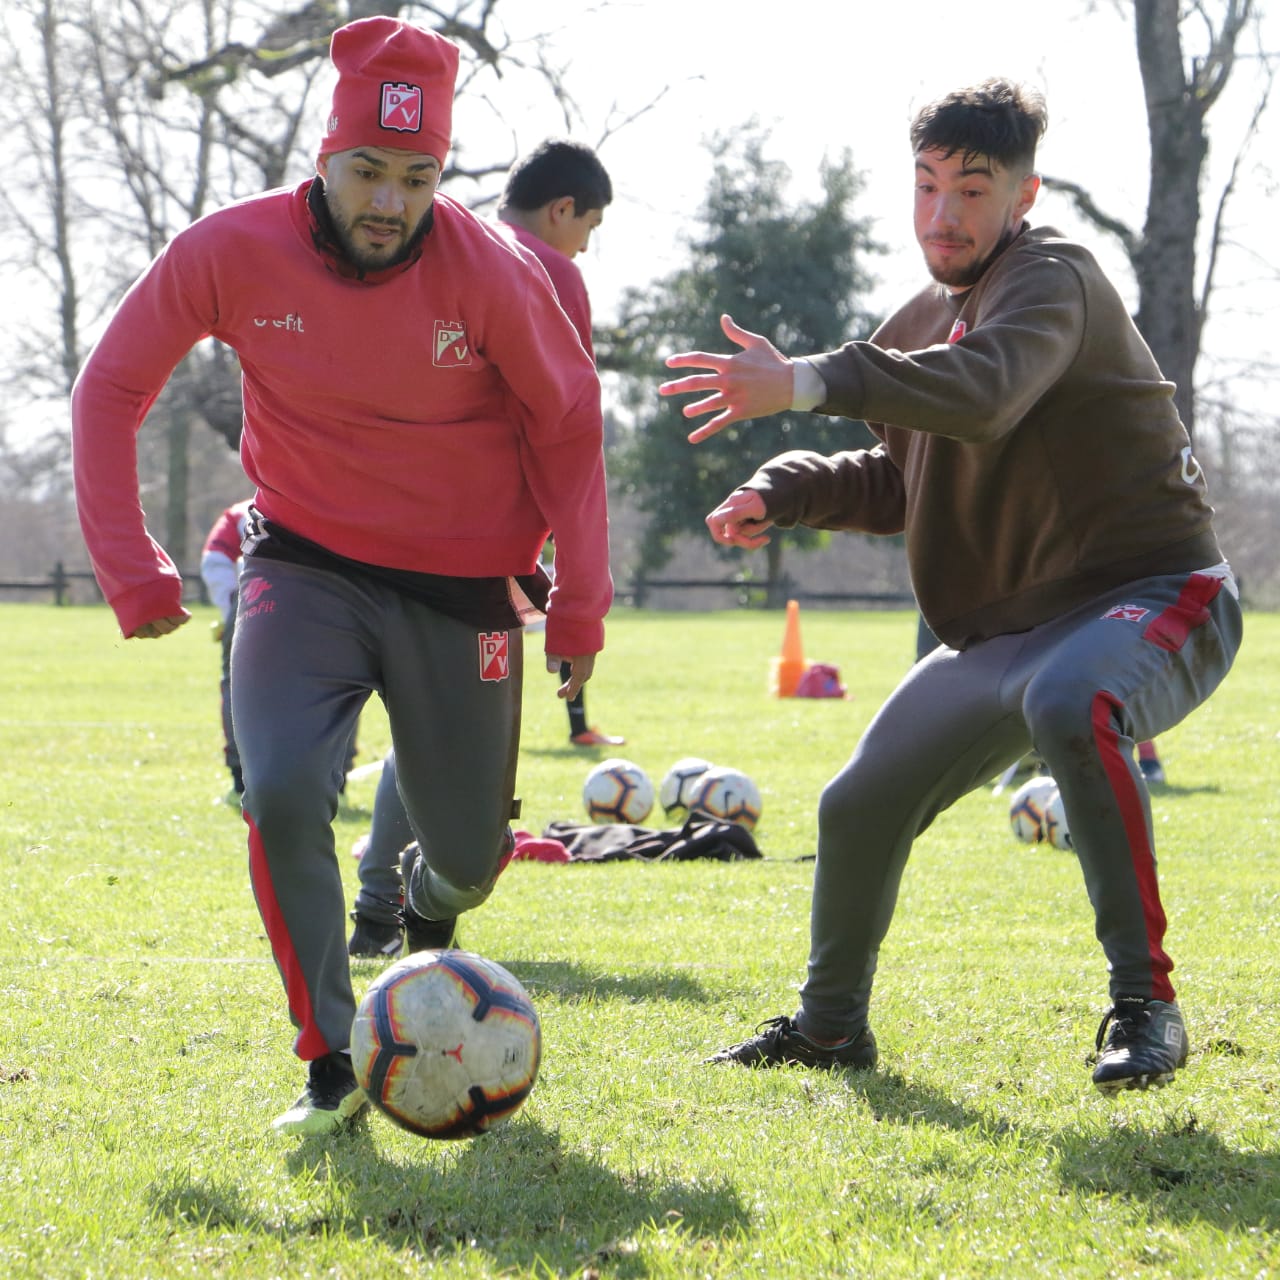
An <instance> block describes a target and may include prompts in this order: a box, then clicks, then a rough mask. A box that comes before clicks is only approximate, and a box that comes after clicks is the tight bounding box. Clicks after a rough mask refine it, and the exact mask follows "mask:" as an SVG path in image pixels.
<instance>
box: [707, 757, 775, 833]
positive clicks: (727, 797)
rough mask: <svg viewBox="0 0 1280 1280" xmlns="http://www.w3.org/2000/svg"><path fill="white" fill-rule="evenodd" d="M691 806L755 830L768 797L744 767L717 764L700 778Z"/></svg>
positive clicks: (723, 820)
mask: <svg viewBox="0 0 1280 1280" xmlns="http://www.w3.org/2000/svg"><path fill="white" fill-rule="evenodd" d="M689 808H690V809H691V810H692V811H693V812H694V813H705V814H707V815H708V816H709V817H712V818H719V819H720V820H721V821H722V822H736V823H737V824H738V825H739V826H741V827H746V829H747V830H748V831H752V830H754V829H755V825H756V823H757V822H759V821H760V811H761V810H762V809H763V808H764V801H762V800H761V799H760V788H759V787H757V786H756V784H755V783H754V782H752V781H751V779H750V778H748V777H747V775H746V774H745V773H743V772H742V770H741V769H730V768H729V767H728V766H727V765H713V766H712V767H711V768H710V769H708V770H707V771H706V773H704V774H703V775H702V777H701V778H700V779H699V780H698V785H697V787H696V788H695V789H694V793H693V800H692V801H691V803H690V805H689Z"/></svg>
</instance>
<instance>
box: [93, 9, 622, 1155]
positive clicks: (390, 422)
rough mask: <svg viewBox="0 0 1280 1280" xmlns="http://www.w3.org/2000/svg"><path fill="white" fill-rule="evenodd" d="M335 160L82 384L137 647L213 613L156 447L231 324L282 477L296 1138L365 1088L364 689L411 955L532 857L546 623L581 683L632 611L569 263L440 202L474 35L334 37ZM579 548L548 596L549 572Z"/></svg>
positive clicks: (245, 685)
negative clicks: (344, 841) (352, 818)
mask: <svg viewBox="0 0 1280 1280" xmlns="http://www.w3.org/2000/svg"><path fill="white" fill-rule="evenodd" d="M330 54H331V57H332V61H333V66H334V69H335V71H336V73H337V75H336V83H335V85H334V88H333V99H332V107H331V110H330V113H329V116H328V121H327V127H326V131H325V134H324V136H323V137H322V139H321V140H320V145H319V147H318V154H317V160H316V165H315V175H314V176H312V177H309V178H308V179H306V180H305V181H303V182H301V183H300V184H298V185H297V186H296V187H294V188H292V189H280V190H275V191H269V192H266V193H264V194H261V195H257V196H251V197H249V198H247V199H243V200H240V201H237V202H236V203H234V204H231V205H229V206H227V207H225V208H222V209H218V210H215V211H214V212H212V213H209V214H206V215H205V216H204V217H203V218H200V219H199V220H198V221H196V222H195V223H193V224H192V225H191V226H190V227H187V228H186V229H184V230H183V231H180V232H179V233H178V234H177V236H175V237H174V239H173V240H172V241H171V242H170V243H169V244H168V245H167V246H166V247H165V249H164V250H163V251H162V252H161V253H160V254H159V256H158V257H157V258H156V259H155V260H154V261H153V262H152V264H151V265H150V266H149V267H148V268H147V270H146V271H145V272H144V273H143V274H142V276H141V277H140V278H139V279H138V280H137V281H136V282H135V283H134V285H133V286H132V288H131V289H130V290H129V292H128V293H127V294H126V295H125V297H124V299H123V300H122V301H121V303H120V305H119V307H118V308H117V309H116V312H115V314H114V315H113V316H112V318H111V320H110V322H109V323H108V325H107V327H106V329H105V331H104V333H103V335H102V337H101V338H100V339H99V341H98V343H97V345H96V346H95V348H94V349H93V351H92V352H91V354H90V355H89V357H88V359H87V360H86V362H85V364H84V366H83V368H82V369H81V370H80V373H79V376H78V378H77V380H76V383H75V387H74V389H73V393H72V436H73V459H74V464H75V480H76V499H77V505H78V509H79V515H80V523H81V530H82V532H83V534H84V538H85V541H86V544H87V546H88V548H89V553H90V557H91V560H92V562H93V566H94V570H95V573H96V575H97V578H98V582H99V584H100V586H101V587H102V591H103V594H104V596H105V597H106V599H107V601H108V602H109V603H110V604H111V606H112V608H113V609H114V611H115V614H116V618H117V621H118V623H119V625H120V629H121V632H122V633H123V634H124V635H125V636H126V637H133V638H140V639H147V638H154V637H161V636H166V635H169V634H171V633H172V632H174V631H175V630H177V629H178V628H179V627H181V626H182V625H184V624H185V623H186V622H187V621H189V619H190V615H189V613H188V612H187V611H186V610H185V609H183V607H182V604H181V594H182V583H181V580H180V577H179V575H178V572H177V570H176V568H175V567H174V565H173V563H172V561H171V560H170V559H169V557H168V556H167V555H166V554H165V553H164V551H163V550H162V549H161V548H160V546H159V545H158V544H157V543H156V542H155V541H154V540H153V539H152V538H151V536H150V535H149V533H148V531H147V529H146V525H145V516H144V513H143V510H142V507H141V503H140V501H139V492H138V475H137V452H136V434H137V431H138V429H139V427H140V426H141V424H142V423H143V420H144V419H145V417H146V415H147V412H148V410H149V408H150V406H151V405H152V403H153V402H154V400H155V398H156V396H157V395H158V394H159V393H160V391H161V389H162V388H163V387H164V385H165V383H166V382H167V380H168V378H169V376H170V374H171V373H172V371H173V368H174V366H175V365H176V364H177V362H178V361H179V360H180V359H181V358H182V357H183V356H184V355H185V354H186V352H187V351H188V350H190V348H191V347H192V346H194V345H195V344H196V343H197V342H200V341H201V340H202V339H203V338H205V337H206V336H208V335H212V336H214V337H216V338H218V339H219V340H220V341H222V342H224V343H226V344H227V345H228V346H229V347H231V348H232V349H233V350H234V351H235V352H236V353H237V355H238V357H239V360H240V366H241V375H242V383H243V400H244V429H243V434H242V437H241V445H240V454H241V461H242V463H243V465H244V469H245V473H246V475H247V476H248V478H249V480H250V481H251V482H252V483H253V484H254V486H255V494H254V500H253V510H252V511H251V513H250V518H249V522H248V526H247V529H246V533H245V540H244V544H243V547H242V550H243V552H244V563H243V565H242V567H241V571H240V586H239V593H238V600H237V607H236V636H235V643H234V645H233V647H232V652H231V702H232V719H233V722H234V726H235V738H236V744H237V746H238V748H239V752H240V761H241V767H242V770H243V776H244V786H245V789H244V816H245V822H246V824H247V826H248V836H249V866H250V875H251V880H252V885H253V891H254V895H255V898H256V900H257V903H258V907H259V911H260V913H261V915H262V920H263V924H264V926H265V929H266V934H267V937H268V939H269V942H270V945H271V949H272V953H273V956H274V958H275V961H276V965H277V968H278V970H279V972H280V976H281V979H282V982H283V985H284V990H285V996H286V1004H287V1008H288V1013H289V1017H290V1020H291V1021H292V1023H293V1025H294V1027H295V1028H296V1031H297V1034H296V1038H295V1040H294V1051H295V1053H296V1054H297V1056H298V1057H299V1058H301V1059H302V1060H303V1061H304V1062H305V1063H306V1064H307V1079H306V1085H305V1088H304V1090H303V1092H302V1094H301V1095H300V1096H299V1098H298V1099H297V1101H296V1102H295V1103H294V1104H293V1105H292V1106H291V1107H289V1108H288V1110H286V1111H285V1112H284V1113H283V1114H282V1115H280V1116H279V1117H278V1118H277V1119H276V1120H275V1121H274V1123H273V1126H272V1127H273V1128H274V1130H275V1131H276V1132H277V1133H281V1134H298V1135H316V1134H328V1133H332V1132H335V1131H336V1130H339V1129H341V1128H343V1127H344V1126H346V1125H347V1124H348V1123H349V1122H350V1121H351V1120H352V1119H353V1118H354V1117H355V1116H356V1115H357V1114H358V1113H359V1112H360V1111H361V1109H362V1108H363V1107H364V1105H365V1103H366V1099H365V1097H364V1094H363V1092H362V1091H361V1089H360V1087H359V1085H358V1083H357V1081H356V1078H355V1074H354V1072H353V1070H352V1065H351V1058H350V1033H351V1022H352V1018H353V1017H354V1014H355V1008H356V1004H355V999H354V996H353V992H352V985H351V974H350V962H349V959H348V956H347V953H346V948H345V946H344V941H345V937H344V935H345V924H346V904H345V895H344V890H343V884H342V877H341V873H340V868H339V865H338V861H337V856H336V853H335V850H334V833H333V819H334V816H335V813H336V811H337V807H338V796H339V788H340V786H341V782H342V776H343V768H342V765H343V754H344V752H345V750H346V746H347V743H348V741H349V740H350V737H351V734H352V732H353V730H354V729H355V726H356V724H357V721H358V718H359V715H360V712H361V709H362V708H363V706H364V705H365V703H366V701H367V700H368V698H369V697H370V696H371V695H373V694H374V693H376V694H378V695H379V696H380V697H381V698H382V700H383V703H384V704H385V706H386V710H387V717H388V721H389V724H390V728H391V737H392V742H393V744H394V747H395V752H396V765H397V772H398V778H399V785H400V793H401V795H402V796H403V798H404V800H405V805H406V808H407V811H408V814H409V818H410V821H411V824H412V826H413V829H414V833H415V835H416V836H417V850H418V851H417V854H416V856H415V857H414V858H413V860H412V862H411V864H410V865H408V866H407V867H406V868H405V871H406V872H407V874H406V877H405V883H404V891H405V900H404V905H403V909H402V910H403V918H404V927H405V930H406V934H407V936H408V938H409V940H410V942H411V944H412V948H413V949H414V950H424V949H428V948H432V947H442V946H448V945H449V943H450V942H451V941H452V938H453V935H454V930H455V927H456V923H457V918H458V916H459V915H460V914H461V913H463V912H465V911H469V910H472V909H473V908H475V907H478V906H479V905H480V904H481V903H482V902H484V901H485V899H486V898H487V897H488V896H489V895H490V893H491V892H492V890H493V887H494V884H495V882H496V879H497V875H498V871H499V867H500V861H501V858H502V855H503V853H504V852H505V850H506V848H507V844H508V840H509V825H508V824H509V820H510V818H511V817H512V809H513V801H514V788H515V769H516V760H517V755H518V750H519V738H520V692H521V682H522V676H523V645H522V636H521V632H520V628H521V627H522V625H523V623H524V621H525V620H526V619H528V618H530V617H532V616H535V615H539V614H543V613H545V616H546V634H545V643H546V650H547V653H546V661H547V664H548V670H551V671H556V670H559V669H560V668H561V664H562V663H564V662H567V663H568V667H569V678H568V679H567V680H566V681H565V682H564V683H563V684H562V685H561V687H560V689H559V694H560V696H561V697H564V698H572V697H573V696H575V695H576V694H577V693H578V691H579V689H581V687H582V685H583V684H584V683H585V682H586V681H587V680H588V679H589V678H590V676H591V674H592V671H593V670H594V667H595V661H596V654H597V653H598V652H599V651H600V650H601V648H602V647H603V644H604V618H605V615H606V613H607V611H608V608H609V605H610V602H611V599H612V591H613V587H612V581H611V579H610V575H609V544H608V512H607V505H606V486H605V471H604V457H603V430H602V423H601V414H600V382H599V378H598V376H597V374H596V369H595V365H594V363H593V362H592V360H591V358H590V357H589V356H588V355H587V353H586V352H585V351H584V350H583V348H582V344H581V342H580V340H579V338H578V335H577V333H576V332H575V331H574V328H573V325H572V323H571V322H570V321H569V320H568V318H567V317H566V316H565V313H564V311H563V310H562V309H561V307H560V305H559V303H558V302H557V301H556V296H555V292H554V290H553V289H552V287H551V283H550V280H549V279H548V277H547V273H546V271H545V270H544V269H543V267H542V266H541V265H540V264H539V263H538V261H537V259H536V258H534V257H533V256H532V255H531V254H529V253H528V252H527V251H525V250H524V249H522V248H521V247H520V246H519V245H517V244H516V243H515V242H514V241H512V240H511V239H510V238H509V237H506V236H504V235H501V234H500V233H499V232H497V231H496V230H495V229H494V228H493V226H492V225H490V224H489V223H487V222H485V221H484V220H483V219H481V218H479V217H477V216H476V215H475V214H473V213H472V212H470V211H469V210H468V209H466V208H465V207H464V206H462V205H460V204H458V203H457V202H456V201H453V200H451V199H449V198H448V197H447V196H445V195H442V194H439V193H438V192H437V189H436V188H437V185H438V183H439V181H440V177H441V174H442V172H443V170H444V164H445V159H446V157H447V155H448V152H449V146H450V140H451V130H452V108H453V96H454V91H455V80H456V76H457V69H458V61H459V53H458V48H457V46H456V45H454V44H453V43H452V42H450V41H449V40H446V39H445V38H443V37H442V36H440V35H439V34H437V33H436V32H434V31H430V30H427V29H425V28H422V27H419V26H416V25H414V24H412V23H409V22H405V21H401V20H399V19H396V18H391V17H384V16H376V17H370V18H363V19H359V20H357V21H354V22H350V23H348V24H346V25H345V26H343V27H341V28H339V29H338V30H337V31H335V32H334V34H333V37H332V41H331V45H330ZM552 532H554V534H555V537H556V543H557V546H558V548H559V562H558V565H557V575H556V581H555V584H554V587H552V588H551V589H550V592H549V594H548V582H547V578H546V575H545V574H544V573H542V572H540V570H539V564H538V557H539V553H540V551H541V548H542V545H543V543H545V542H546V540H547V537H548V536H549V535H550V534H551V533H552Z"/></svg>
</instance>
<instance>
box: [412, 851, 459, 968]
mask: <svg viewBox="0 0 1280 1280" xmlns="http://www.w3.org/2000/svg"><path fill="white" fill-rule="evenodd" d="M419 856H420V850H419V848H418V843H417V841H416V840H415V841H414V843H413V844H410V845H406V846H405V848H404V851H403V852H402V853H401V854H400V883H401V884H403V885H404V902H403V903H402V904H401V906H400V920H401V922H402V923H403V925H404V950H405V954H406V955H412V954H413V953H414V952H415V951H449V950H451V949H456V947H457V945H458V917H457V916H450V917H449V918H448V919H447V920H428V919H427V917H426V916H420V915H419V914H418V913H417V912H416V911H414V910H413V908H412V907H410V906H409V882H410V881H411V880H412V878H413V869H414V867H415V866H416V865H417V862H418V858H419Z"/></svg>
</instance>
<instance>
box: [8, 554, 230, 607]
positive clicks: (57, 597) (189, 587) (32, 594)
mask: <svg viewBox="0 0 1280 1280" xmlns="http://www.w3.org/2000/svg"><path fill="white" fill-rule="evenodd" d="M80 583H83V584H85V585H86V586H87V588H88V594H89V595H90V596H91V598H92V599H94V600H99V601H100V600H101V599H102V592H101V591H99V590H98V583H97V580H96V579H95V578H94V576H93V574H92V572H91V571H90V570H88V569H68V568H67V567H66V566H65V565H64V564H63V563H62V561H61V560H59V561H58V563H57V564H55V565H54V566H53V570H52V572H50V573H49V575H48V576H47V577H44V578H13V579H10V580H9V581H7V582H0V595H3V596H8V597H13V596H18V597H19V598H22V599H26V600H43V599H46V598H47V597H48V596H49V595H52V596H53V603H54V604H56V605H66V604H71V603H73V602H74V597H75V596H76V595H77V594H78V592H77V584H80ZM182 583H183V598H184V599H187V600H198V601H199V602H200V603H201V604H208V603H209V593H208V592H207V591H206V590H205V586H204V581H203V580H202V579H201V577H200V575H199V573H190V572H183V573H182Z"/></svg>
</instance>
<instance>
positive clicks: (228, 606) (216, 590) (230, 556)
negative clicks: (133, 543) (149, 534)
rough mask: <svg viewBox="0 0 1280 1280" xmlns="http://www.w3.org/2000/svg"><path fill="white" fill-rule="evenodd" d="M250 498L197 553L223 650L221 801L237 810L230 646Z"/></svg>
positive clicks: (235, 506)
mask: <svg viewBox="0 0 1280 1280" xmlns="http://www.w3.org/2000/svg"><path fill="white" fill-rule="evenodd" d="M252 505H253V499H252V498H245V499H243V500H242V501H240V502H234V503H232V504H231V506H229V507H227V508H226V509H225V510H224V511H223V512H222V514H221V515H219V516H218V518H217V519H216V520H215V521H214V522H213V526H212V528H210V530H209V532H208V534H207V536H206V537H205V540H204V547H203V549H202V550H201V552H200V578H201V581H202V582H203V583H204V588H205V590H206V591H207V592H208V593H209V601H210V603H211V604H212V605H213V607H214V608H215V609H217V611H218V617H217V620H216V621H215V622H214V624H213V637H214V639H215V640H216V641H217V642H218V643H219V645H220V646H221V649H222V666H221V674H220V676H219V679H218V700H219V707H220V710H221V713H222V758H223V759H224V760H225V761H226V764H227V769H228V770H229V771H230V773H231V790H230V791H228V792H227V794H226V796H225V797H224V799H225V800H226V802H227V803H228V804H230V805H234V806H236V807H237V808H239V807H240V805H241V804H242V803H243V797H244V774H243V772H242V771H241V769H240V752H239V751H238V750H237V749H236V737H235V734H234V733H233V732H232V728H231V642H232V640H233V639H234V638H235V630H236V591H237V588H238V586H239V579H240V559H241V556H240V544H241V543H242V542H243V541H244V531H245V526H246V525H247V524H248V521H249V508H250V507H251V506H252Z"/></svg>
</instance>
